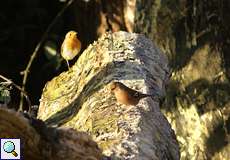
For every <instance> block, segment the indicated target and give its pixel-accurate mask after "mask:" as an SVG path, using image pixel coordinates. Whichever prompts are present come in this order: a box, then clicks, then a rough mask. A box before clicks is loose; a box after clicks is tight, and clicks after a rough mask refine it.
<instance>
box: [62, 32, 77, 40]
mask: <svg viewBox="0 0 230 160" xmlns="http://www.w3.org/2000/svg"><path fill="white" fill-rule="evenodd" d="M76 37H77V32H75V31H69V32H68V33H67V34H66V36H65V38H76Z"/></svg>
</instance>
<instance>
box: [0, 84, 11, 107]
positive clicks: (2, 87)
mask: <svg viewBox="0 0 230 160" xmlns="http://www.w3.org/2000/svg"><path fill="white" fill-rule="evenodd" d="M10 90H11V85H10V83H8V82H0V103H1V104H6V105H7V104H9V103H10V101H11V96H10Z"/></svg>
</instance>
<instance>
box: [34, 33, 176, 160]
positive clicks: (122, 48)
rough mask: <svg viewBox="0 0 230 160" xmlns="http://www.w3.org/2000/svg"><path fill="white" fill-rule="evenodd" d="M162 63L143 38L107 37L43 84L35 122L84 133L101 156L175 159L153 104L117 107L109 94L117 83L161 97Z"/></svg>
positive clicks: (164, 69) (171, 140)
mask: <svg viewBox="0 0 230 160" xmlns="http://www.w3.org/2000/svg"><path fill="white" fill-rule="evenodd" d="M167 63H168V62H167V58H166V57H165V56H164V55H163V54H162V53H161V52H160V50H159V49H158V48H157V47H156V46H155V45H154V44H153V43H152V42H151V41H150V40H149V39H146V38H145V37H144V36H143V35H138V34H130V33H126V32H117V33H114V34H111V33H107V34H105V35H103V36H102V37H101V38H100V39H99V40H98V41H97V42H95V43H93V44H92V45H90V46H89V47H88V48H87V49H86V50H85V51H84V52H83V53H82V55H81V56H80V57H79V59H78V60H77V62H76V63H75V64H74V65H73V66H72V68H71V69H70V70H69V71H67V72H64V73H62V74H60V75H59V76H58V77H55V78H54V79H53V80H52V81H50V82H48V83H47V84H46V86H45V88H44V91H43V94H42V97H41V100H40V101H41V103H40V107H39V112H38V117H39V118H40V119H42V120H44V121H45V122H46V123H47V124H48V125H61V126H68V127H71V128H75V129H77V130H81V131H86V132H88V133H89V134H90V135H91V136H92V137H93V139H94V140H95V141H96V142H97V143H98V144H99V146H100V147H101V149H102V150H103V153H104V154H105V155H107V156H111V157H112V158H118V159H162V160H163V159H164V160H165V159H179V157H180V154H179V152H178V151H179V148H178V144H177V141H176V139H175V135H174V132H173V130H172V129H171V128H170V125H169V123H168V122H167V120H166V119H165V118H164V116H163V114H162V113H161V112H160V110H159V104H158V102H157V101H155V100H154V99H151V98H146V99H143V100H141V101H140V102H139V104H138V105H137V106H125V105H122V104H119V103H117V101H116V99H115V97H114V95H113V94H112V93H111V91H110V89H109V84H110V82H111V81H120V82H122V83H124V84H126V85H127V86H129V87H130V88H134V89H136V90H139V91H141V92H144V93H149V94H154V95H156V97H161V96H164V92H165V84H166V83H167V80H168V76H169V68H168V66H167Z"/></svg>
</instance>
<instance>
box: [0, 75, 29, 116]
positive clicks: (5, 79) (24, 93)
mask: <svg viewBox="0 0 230 160" xmlns="http://www.w3.org/2000/svg"><path fill="white" fill-rule="evenodd" d="M0 78H1V79H3V80H4V81H6V82H8V83H11V84H12V85H13V86H14V87H15V88H17V89H18V90H19V91H21V93H22V96H24V97H25V98H26V101H27V103H28V107H29V112H30V109H31V101H30V99H29V96H28V95H27V93H26V92H25V91H24V90H23V89H22V88H21V87H20V86H18V85H17V84H15V83H14V82H13V81H11V80H10V79H8V78H6V77H4V76H3V75H0Z"/></svg>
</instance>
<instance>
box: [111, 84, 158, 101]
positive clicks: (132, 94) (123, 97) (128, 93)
mask: <svg viewBox="0 0 230 160" xmlns="http://www.w3.org/2000/svg"><path fill="white" fill-rule="evenodd" d="M110 89H111V90H112V92H113V93H114V94H115V97H116V99H117V101H118V102H119V103H121V104H125V105H137V104H138V103H139V101H140V99H142V98H145V97H153V96H154V95H150V94H143V93H140V92H138V91H135V90H133V89H131V88H129V87H127V86H125V85H124V84H123V83H121V82H112V83H111V86H110Z"/></svg>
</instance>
